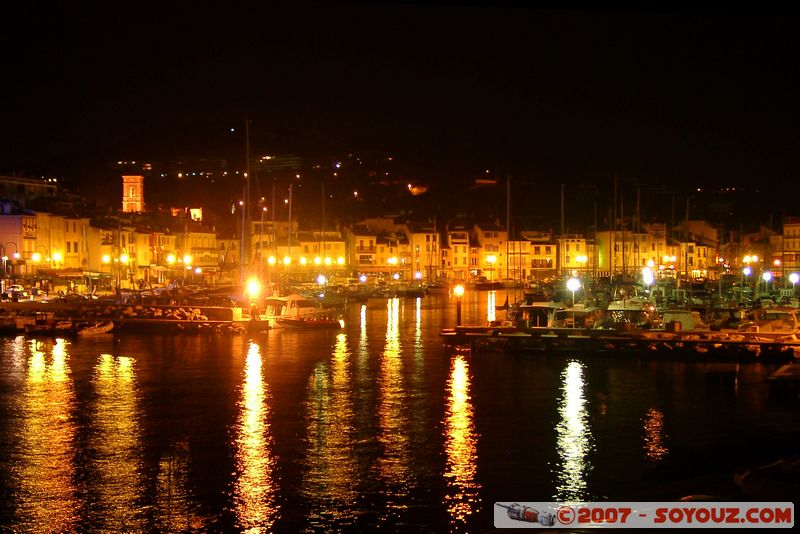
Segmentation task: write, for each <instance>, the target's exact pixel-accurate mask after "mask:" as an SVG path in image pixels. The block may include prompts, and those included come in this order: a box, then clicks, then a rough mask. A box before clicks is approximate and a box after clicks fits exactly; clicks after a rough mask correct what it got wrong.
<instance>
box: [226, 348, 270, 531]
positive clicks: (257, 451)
mask: <svg viewBox="0 0 800 534" xmlns="http://www.w3.org/2000/svg"><path fill="white" fill-rule="evenodd" d="M261 366H262V358H261V350H260V348H259V346H258V345H257V344H256V343H252V342H251V343H250V346H249V348H248V350H247V360H246V362H245V368H244V383H243V384H242V398H241V400H240V401H239V408H240V409H241V412H240V415H239V421H238V422H237V425H236V469H237V475H238V476H237V478H236V482H235V483H234V491H233V493H234V503H235V510H236V517H237V526H238V527H239V528H241V529H243V530H247V531H260V530H262V529H266V530H269V529H271V528H272V526H273V524H274V523H275V521H276V520H277V518H278V515H279V513H280V508H279V506H278V503H277V498H276V497H277V489H278V488H277V485H276V483H275V480H274V478H275V473H274V471H275V462H276V460H275V457H274V456H273V454H272V445H273V444H272V434H271V431H270V425H269V420H268V419H269V409H268V403H269V401H270V394H269V389H268V388H267V385H266V384H265V383H264V379H263V376H262V371H261Z"/></svg>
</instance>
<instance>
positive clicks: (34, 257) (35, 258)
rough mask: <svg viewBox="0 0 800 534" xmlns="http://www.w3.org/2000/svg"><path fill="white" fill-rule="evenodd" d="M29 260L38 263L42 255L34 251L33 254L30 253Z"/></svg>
mask: <svg viewBox="0 0 800 534" xmlns="http://www.w3.org/2000/svg"><path fill="white" fill-rule="evenodd" d="M31 261H33V262H34V263H39V262H40V261H42V255H41V254H40V253H38V252H34V253H33V254H31Z"/></svg>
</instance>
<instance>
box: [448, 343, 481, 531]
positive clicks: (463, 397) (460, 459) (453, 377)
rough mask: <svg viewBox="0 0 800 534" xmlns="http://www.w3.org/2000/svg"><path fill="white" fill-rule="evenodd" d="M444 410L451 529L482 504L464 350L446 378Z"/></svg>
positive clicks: (468, 377)
mask: <svg viewBox="0 0 800 534" xmlns="http://www.w3.org/2000/svg"><path fill="white" fill-rule="evenodd" d="M447 391H448V392H449V396H448V398H447V411H446V414H445V421H444V426H445V454H446V462H447V463H446V467H445V473H444V478H445V481H446V482H447V493H446V494H445V503H446V505H447V511H448V513H449V515H450V527H451V530H454V529H457V528H458V527H459V526H464V525H465V524H466V520H467V517H468V516H470V515H471V514H472V513H474V512H475V511H476V510H477V509H478V507H479V506H480V501H481V499H480V495H479V492H480V487H481V486H480V484H479V483H478V482H477V481H476V480H475V476H476V474H477V468H478V465H477V464H478V436H477V434H476V432H475V409H474V407H473V406H472V402H471V399H470V374H469V363H467V360H466V359H465V358H464V356H463V355H462V354H458V355H456V356H454V357H453V358H452V359H451V364H450V378H449V379H448V381H447Z"/></svg>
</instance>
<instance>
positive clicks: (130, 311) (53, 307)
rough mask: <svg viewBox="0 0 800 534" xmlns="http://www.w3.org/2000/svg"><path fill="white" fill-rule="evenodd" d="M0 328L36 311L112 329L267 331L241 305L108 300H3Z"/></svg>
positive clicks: (13, 327) (17, 324)
mask: <svg viewBox="0 0 800 534" xmlns="http://www.w3.org/2000/svg"><path fill="white" fill-rule="evenodd" d="M0 310H1V311H2V312H3V313H4V316H5V321H4V325H3V328H2V331H4V332H7V333H9V334H15V333H17V332H20V331H24V330H25V327H24V325H25V324H26V323H28V322H32V321H33V317H34V315H35V314H36V313H37V312H39V313H40V312H43V311H47V312H52V313H53V314H54V315H55V318H57V319H59V320H68V321H72V322H73V323H75V324H78V323H94V322H98V321H113V322H114V332H139V333H144V332H151V333H164V334H167V333H175V334H177V333H209V334H239V333H244V332H248V333H258V332H263V331H266V330H269V328H270V326H269V322H268V321H267V320H266V319H262V318H258V317H256V318H254V317H250V316H249V315H245V314H244V313H243V311H242V309H241V308H233V307H218V306H185V305H184V306H180V305H133V304H116V303H107V302H91V301H87V302H80V303H37V302H25V303H5V304H3V305H2V306H0Z"/></svg>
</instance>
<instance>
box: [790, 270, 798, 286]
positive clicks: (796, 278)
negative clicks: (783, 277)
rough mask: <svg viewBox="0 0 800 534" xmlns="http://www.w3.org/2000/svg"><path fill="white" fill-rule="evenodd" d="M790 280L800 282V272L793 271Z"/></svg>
mask: <svg viewBox="0 0 800 534" xmlns="http://www.w3.org/2000/svg"><path fill="white" fill-rule="evenodd" d="M789 281H790V282H791V283H793V284H796V283H797V282H800V274H797V273H792V274H790V275H789Z"/></svg>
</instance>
